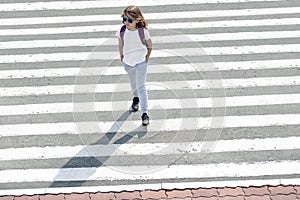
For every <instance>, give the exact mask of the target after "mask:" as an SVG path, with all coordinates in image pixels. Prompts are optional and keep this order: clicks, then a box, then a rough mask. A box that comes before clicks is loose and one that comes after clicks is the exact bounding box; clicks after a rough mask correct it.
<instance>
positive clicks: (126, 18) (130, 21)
mask: <svg viewBox="0 0 300 200" xmlns="http://www.w3.org/2000/svg"><path fill="white" fill-rule="evenodd" d="M127 21H128V22H129V23H130V24H131V23H132V22H133V21H134V20H133V19H131V18H129V17H123V22H127Z"/></svg>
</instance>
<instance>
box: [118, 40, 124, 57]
mask: <svg viewBox="0 0 300 200" xmlns="http://www.w3.org/2000/svg"><path fill="white" fill-rule="evenodd" d="M119 53H120V58H121V61H122V60H123V57H124V56H123V41H122V39H121V38H119Z"/></svg>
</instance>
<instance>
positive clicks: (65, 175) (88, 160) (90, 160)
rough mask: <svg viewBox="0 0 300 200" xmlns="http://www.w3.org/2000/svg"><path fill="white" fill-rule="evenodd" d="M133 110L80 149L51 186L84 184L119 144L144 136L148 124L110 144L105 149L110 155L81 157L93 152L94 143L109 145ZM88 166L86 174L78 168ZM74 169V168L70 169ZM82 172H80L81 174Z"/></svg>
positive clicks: (125, 113)
mask: <svg viewBox="0 0 300 200" xmlns="http://www.w3.org/2000/svg"><path fill="white" fill-rule="evenodd" d="M130 114H131V111H126V112H124V113H123V114H122V115H121V116H120V117H119V118H118V119H117V120H116V122H115V123H114V124H113V125H112V127H111V128H110V130H109V131H108V132H107V133H106V134H104V136H102V137H101V138H100V139H99V140H98V141H97V142H95V143H93V144H90V145H87V146H86V147H85V148H83V149H82V150H81V151H79V152H78V153H77V154H76V155H75V156H74V157H73V158H71V159H70V160H69V161H68V162H67V163H66V164H65V165H64V166H63V167H62V168H61V169H60V171H59V172H58V174H57V175H56V177H55V178H54V181H53V182H52V183H51V185H50V186H49V188H53V187H76V186H77V187H78V186H82V185H83V184H84V183H85V182H86V180H87V178H88V177H90V176H91V175H93V174H94V173H95V172H96V169H97V168H98V167H101V166H103V165H105V162H106V161H107V160H108V159H109V158H110V155H112V154H113V153H114V152H115V151H116V150H117V149H118V146H119V145H122V144H125V143H127V142H128V141H130V140H131V139H132V138H133V137H135V136H138V138H142V137H144V136H145V135H146V134H147V127H146V126H142V125H141V126H139V127H138V128H137V129H135V130H133V131H131V132H129V133H127V134H126V135H124V136H123V137H121V138H119V139H117V140H116V141H114V142H113V143H112V144H119V145H109V147H108V148H107V149H105V154H106V155H108V156H101V157H93V156H91V157H80V155H82V154H86V153H87V152H92V151H93V150H92V149H93V148H92V147H93V146H94V145H107V144H110V143H111V141H112V139H113V138H114V137H115V136H116V135H117V132H118V130H119V129H120V127H121V126H122V125H123V123H124V122H125V121H126V120H127V119H128V117H129V116H130ZM84 167H87V168H89V170H86V171H85V174H82V173H80V172H79V171H77V170H76V168H84ZM70 169H74V170H70ZM81 172H82V171H81ZM79 173H80V174H79ZM78 177H80V178H79V179H80V180H76V178H78ZM69 178H72V179H73V180H72V181H68V180H66V179H69Z"/></svg>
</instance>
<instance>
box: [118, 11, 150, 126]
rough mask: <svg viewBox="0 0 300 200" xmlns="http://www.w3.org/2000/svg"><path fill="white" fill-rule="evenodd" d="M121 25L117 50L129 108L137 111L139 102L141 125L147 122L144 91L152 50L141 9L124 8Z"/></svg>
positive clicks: (146, 105) (145, 94)
mask: <svg viewBox="0 0 300 200" xmlns="http://www.w3.org/2000/svg"><path fill="white" fill-rule="evenodd" d="M122 18H123V24H124V25H123V26H122V27H121V29H120V30H119V31H118V32H117V36H118V37H119V52H120V57H121V61H122V63H123V65H124V68H125V71H126V72H127V73H128V76H129V80H130V85H131V90H132V92H133V97H134V98H133V102H132V105H131V110H132V111H133V112H136V111H138V109H139V103H140V105H141V112H142V125H144V126H147V125H148V124H149V116H148V114H147V109H148V95H147V91H146V85H145V82H146V75H147V64H148V61H149V57H150V54H151V50H152V42H151V39H150V34H149V31H148V29H147V22H146V21H145V19H144V17H143V15H142V12H141V10H140V9H139V8H138V7H137V6H128V7H127V8H125V9H124V11H123V14H122Z"/></svg>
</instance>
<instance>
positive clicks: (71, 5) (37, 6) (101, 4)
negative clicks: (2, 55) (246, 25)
mask: <svg viewBox="0 0 300 200" xmlns="http://www.w3.org/2000/svg"><path fill="white" fill-rule="evenodd" d="M276 1H282V0H205V1H203V0H178V1H158V0H149V1H144V2H143V3H141V2H140V1H138V0H132V1H131V3H132V4H133V5H139V6H159V5H160V6H163V5H181V4H201V3H205V4H207V3H235V2H276ZM125 6H128V3H127V2H124V1H121V0H113V1H108V0H105V1H79V2H76V1H75V2H72V1H62V2H35V3H11V4H1V9H0V11H31V10H68V9H87V8H111V7H125Z"/></svg>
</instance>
